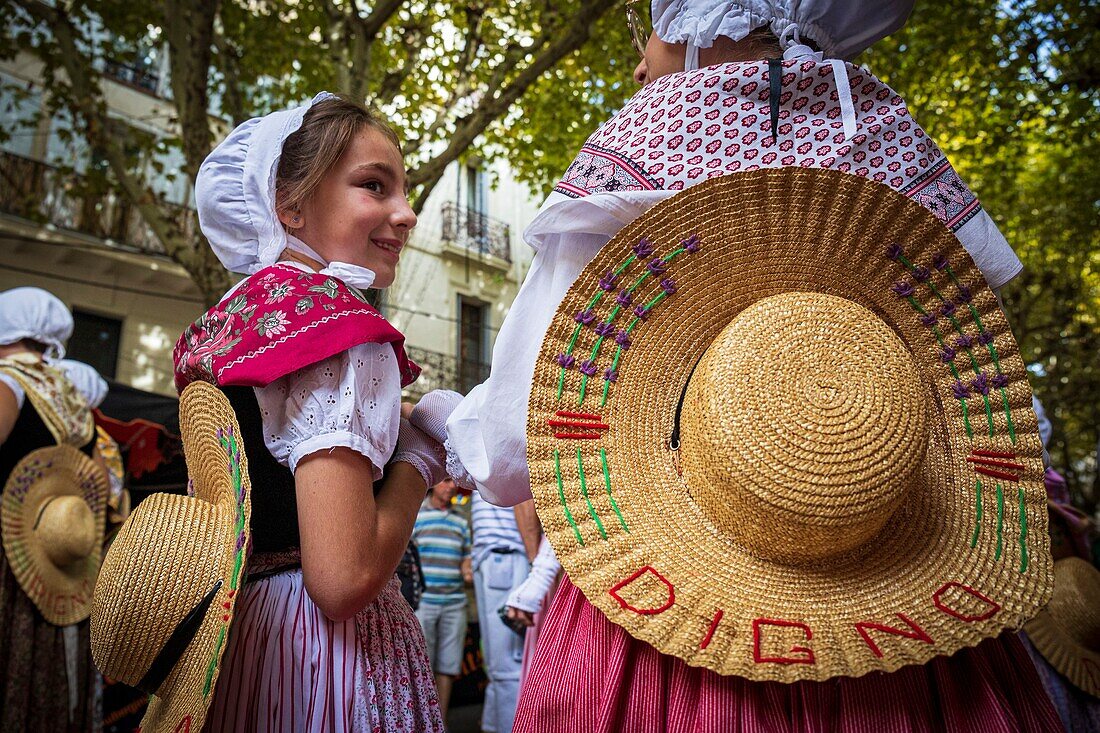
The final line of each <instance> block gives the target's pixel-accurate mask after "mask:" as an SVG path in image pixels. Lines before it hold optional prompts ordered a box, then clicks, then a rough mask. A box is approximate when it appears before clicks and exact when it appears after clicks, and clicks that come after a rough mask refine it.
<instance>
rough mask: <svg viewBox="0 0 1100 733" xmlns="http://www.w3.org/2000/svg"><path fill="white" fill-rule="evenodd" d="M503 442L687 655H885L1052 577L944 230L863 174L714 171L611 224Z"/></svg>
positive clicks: (1032, 434)
mask: <svg viewBox="0 0 1100 733" xmlns="http://www.w3.org/2000/svg"><path fill="white" fill-rule="evenodd" d="M527 439H528V448H527V460H528V464H529V466H530V470H531V480H532V487H533V491H534V496H535V501H536V504H537V507H538V512H539V515H540V517H541V519H542V522H543V526H544V527H545V529H546V532H547V535H548V536H549V538H550V540H551V542H552V544H553V545H554V549H555V550H556V551H557V554H558V557H559V558H560V559H561V562H562V565H563V566H564V567H565V570H566V571H567V572H568V574H569V577H570V579H571V580H572V581H573V583H575V584H576V585H577V587H579V588H580V589H581V590H582V591H583V592H584V594H585V595H586V596H587V597H588V599H589V600H590V601H591V602H592V603H593V605H595V606H596V607H597V608H599V609H600V610H601V611H602V612H603V613H604V614H606V615H607V617H608V618H609V619H611V620H612V621H613V622H615V623H617V624H619V625H621V626H622V627H624V628H625V629H626V630H627V631H628V632H629V633H631V634H632V635H634V636H635V637H637V638H638V639H641V640H643V641H646V642H648V643H650V644H652V645H653V646H654V647H656V648H657V649H658V650H659V651H661V652H663V653H666V654H671V655H674V656H677V657H679V658H681V659H683V660H684V661H685V662H687V663H688V664H690V665H695V666H701V667H707V668H709V669H712V670H714V671H716V672H719V673H721V674H727V675H739V676H743V677H747V678H750V679H754V680H779V681H785V682H791V681H796V680H804V679H813V680H821V679H827V678H830V677H835V676H845V675H847V676H858V675H862V674H865V673H867V672H871V671H874V670H883V671H889V670H895V669H897V668H899V667H902V666H904V665H908V664H920V663H923V662H926V661H928V660H929V659H931V658H932V657H935V656H937V655H943V654H951V653H953V652H955V651H957V650H959V649H961V648H963V647H967V646H973V645H975V644H977V643H978V642H979V641H981V640H982V639H984V638H986V637H990V636H994V635H997V634H998V633H1000V632H1001V631H1002V630H1003V629H1006V628H1015V627H1019V626H1020V625H1021V624H1023V623H1024V621H1026V620H1027V619H1029V618H1030V617H1032V616H1033V615H1034V614H1035V613H1036V611H1037V610H1038V609H1039V608H1041V607H1042V606H1043V604H1044V603H1046V601H1047V599H1048V598H1049V596H1050V592H1051V560H1050V553H1049V547H1048V540H1047V532H1046V503H1045V494H1044V490H1043V480H1042V479H1043V464H1042V460H1041V458H1040V456H1041V453H1042V445H1041V443H1040V441H1039V434H1038V429H1037V426H1036V419H1035V415H1034V413H1033V412H1032V410H1031V390H1030V388H1029V387H1028V383H1027V378H1026V374H1025V371H1024V366H1023V363H1022V362H1021V360H1020V357H1019V354H1018V349H1017V346H1016V343H1015V342H1014V340H1013V338H1012V334H1011V333H1010V332H1009V329H1008V325H1007V323H1006V322H1005V319H1004V316H1003V315H1002V313H1001V310H1000V308H999V307H998V305H997V301H996V298H995V297H994V294H993V293H992V291H991V290H990V289H989V288H988V287H987V286H986V284H985V281H984V279H983V278H982V275H981V273H980V272H979V270H978V269H977V267H976V266H975V265H974V264H973V262H972V261H971V259H970V257H969V256H968V255H967V254H966V252H965V251H964V250H963V248H962V246H961V245H960V244H959V242H958V240H957V239H956V238H955V237H954V236H953V235H952V234H951V232H950V231H949V230H948V229H946V228H945V227H944V226H943V225H942V224H941V223H940V221H939V220H938V219H936V217H935V216H934V215H933V214H932V213H931V212H930V211H929V210H928V209H925V208H924V207H922V206H921V205H919V204H917V203H915V202H913V201H910V200H909V199H907V198H906V197H904V196H902V195H900V194H898V193H896V192H894V191H893V190H892V189H890V188H888V187H887V186H885V185H882V184H879V183H876V182H874V181H871V180H868V179H865V178H861V177H857V176H851V175H847V174H844V173H840V172H836V171H827V170H818V169H801V168H799V169H795V168H784V169H778V170H767V171H754V172H749V173H742V174H735V175H730V176H722V177H718V178H715V179H713V180H711V181H708V182H705V183H701V184H699V185H697V186H693V187H692V188H690V189H688V190H687V191H685V192H683V193H681V194H678V195H677V196H675V197H673V198H670V199H668V200H666V201H664V202H662V203H661V204H658V205H657V206H655V207H654V208H653V209H651V210H650V211H649V212H647V213H646V214H644V215H643V216H641V217H640V218H639V219H637V220H636V221H634V222H633V223H631V224H630V225H628V226H627V227H626V228H624V229H623V230H622V231H621V232H620V233H619V234H618V235H617V236H616V237H615V238H614V239H613V240H612V241H611V242H610V243H609V244H607V245H606V246H604V248H603V249H602V250H601V251H600V253H599V254H598V255H597V256H596V257H595V259H594V260H593V261H592V262H591V263H590V264H589V265H588V266H587V267H586V268H585V270H584V271H583V272H582V273H581V275H580V277H579V278H578V279H577V281H576V282H575V283H574V285H573V286H572V288H571V289H570V290H569V292H568V293H567V294H566V296H565V298H564V300H563V301H562V304H561V306H560V307H559V309H558V311H557V313H556V315H555V316H554V319H553V321H552V323H551V325H550V327H549V329H548V331H547V334H546V336H545V339H544V341H543V344H542V348H541V352H540V354H539V357H538V360H537V361H536V364H535V372H534V383H533V388H532V393H531V397H530V402H529V412H528V422H527Z"/></svg>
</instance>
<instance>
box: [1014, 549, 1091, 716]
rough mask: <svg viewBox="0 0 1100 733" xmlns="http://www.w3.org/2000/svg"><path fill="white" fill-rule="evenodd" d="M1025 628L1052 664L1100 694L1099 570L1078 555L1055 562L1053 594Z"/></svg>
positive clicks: (1076, 681) (1086, 689)
mask: <svg viewBox="0 0 1100 733" xmlns="http://www.w3.org/2000/svg"><path fill="white" fill-rule="evenodd" d="M1024 630H1025V631H1027V635H1028V638H1030V639H1031V643H1032V644H1033V645H1034V646H1035V648H1036V649H1038V650H1039V653H1040V654H1042V655H1043V658H1044V659H1046V660H1047V661H1048V662H1050V666H1052V667H1054V669H1056V670H1058V671H1059V672H1060V673H1062V674H1063V675H1065V677H1066V679H1068V680H1069V681H1070V682H1072V683H1073V684H1074V685H1075V686H1076V687H1077V688H1078V689H1081V690H1084V691H1085V692H1087V693H1089V694H1090V695H1092V696H1093V697H1100V570H1097V569H1096V568H1095V567H1093V566H1092V565H1091V564H1090V563H1089V562H1087V561H1085V560H1082V559H1081V558H1079V557H1067V558H1064V559H1062V560H1059V561H1058V562H1056V563H1054V597H1053V598H1052V599H1051V600H1050V603H1049V604H1048V605H1047V607H1046V608H1044V609H1043V610H1042V611H1040V612H1039V615H1038V616H1036V617H1035V618H1034V619H1032V620H1031V621H1030V622H1029V623H1028V624H1027V626H1025V627H1024Z"/></svg>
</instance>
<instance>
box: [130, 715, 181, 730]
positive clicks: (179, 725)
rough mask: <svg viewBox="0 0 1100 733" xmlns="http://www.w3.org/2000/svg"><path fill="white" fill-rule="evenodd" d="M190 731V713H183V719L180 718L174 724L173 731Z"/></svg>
mask: <svg viewBox="0 0 1100 733" xmlns="http://www.w3.org/2000/svg"><path fill="white" fill-rule="evenodd" d="M138 730H141V729H140V728H138ZM190 731H191V716H190V715H185V716H184V718H183V720H181V721H180V722H179V723H178V724H177V725H176V730H175V731H174V733H190Z"/></svg>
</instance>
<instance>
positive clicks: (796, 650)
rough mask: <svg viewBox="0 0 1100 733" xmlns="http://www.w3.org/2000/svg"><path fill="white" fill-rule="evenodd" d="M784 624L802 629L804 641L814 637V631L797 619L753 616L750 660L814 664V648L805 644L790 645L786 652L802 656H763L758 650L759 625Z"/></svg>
mask: <svg viewBox="0 0 1100 733" xmlns="http://www.w3.org/2000/svg"><path fill="white" fill-rule="evenodd" d="M765 625H767V626H784V627H793V628H799V629H802V631H803V632H805V634H806V641H811V640H812V639H813V638H814V632H813V631H812V630H811V629H810V627H809V626H807V625H806V624H804V623H801V622H799V621H785V620H783V619H771V618H754V619H753V620H752V660H753V661H754V662H756V663H757V664H762V663H764V662H771V663H773V664H816V663H817V662H816V661H815V659H814V650H813V649H810V648H809V647H805V646H792V647H791V648H790V650H789V652H788V653H790V654H805V656H803V657H763V656H761V652H760V627H761V626H765Z"/></svg>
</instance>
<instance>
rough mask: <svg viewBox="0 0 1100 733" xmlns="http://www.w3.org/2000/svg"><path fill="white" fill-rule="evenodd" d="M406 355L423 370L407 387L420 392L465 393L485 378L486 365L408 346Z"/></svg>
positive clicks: (487, 371)
mask: <svg viewBox="0 0 1100 733" xmlns="http://www.w3.org/2000/svg"><path fill="white" fill-rule="evenodd" d="M405 350H406V351H407V352H408V355H409V358H410V359H412V360H413V361H415V362H416V363H417V364H419V365H420V368H421V369H422V370H423V371H422V372H421V374H420V379H418V380H416V381H415V382H413V383H412V385H410V386H409V390H410V391H411V392H413V393H415V394H417V395H422V394H424V393H426V392H429V391H431V390H433V389H453V390H454V391H456V392H461V393H462V394H466V393H467V392H469V391H470V390H471V389H473V388H474V387H475V386H477V385H478V384H481V383H482V382H484V381H485V380H486V379H488V378H489V365H488V364H482V363H481V362H473V361H467V360H465V359H459V358H458V357H456V356H452V355H451V354H442V353H440V352H438V351H430V350H428V349H419V348H417V347H415V346H408V347H406V349H405Z"/></svg>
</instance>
